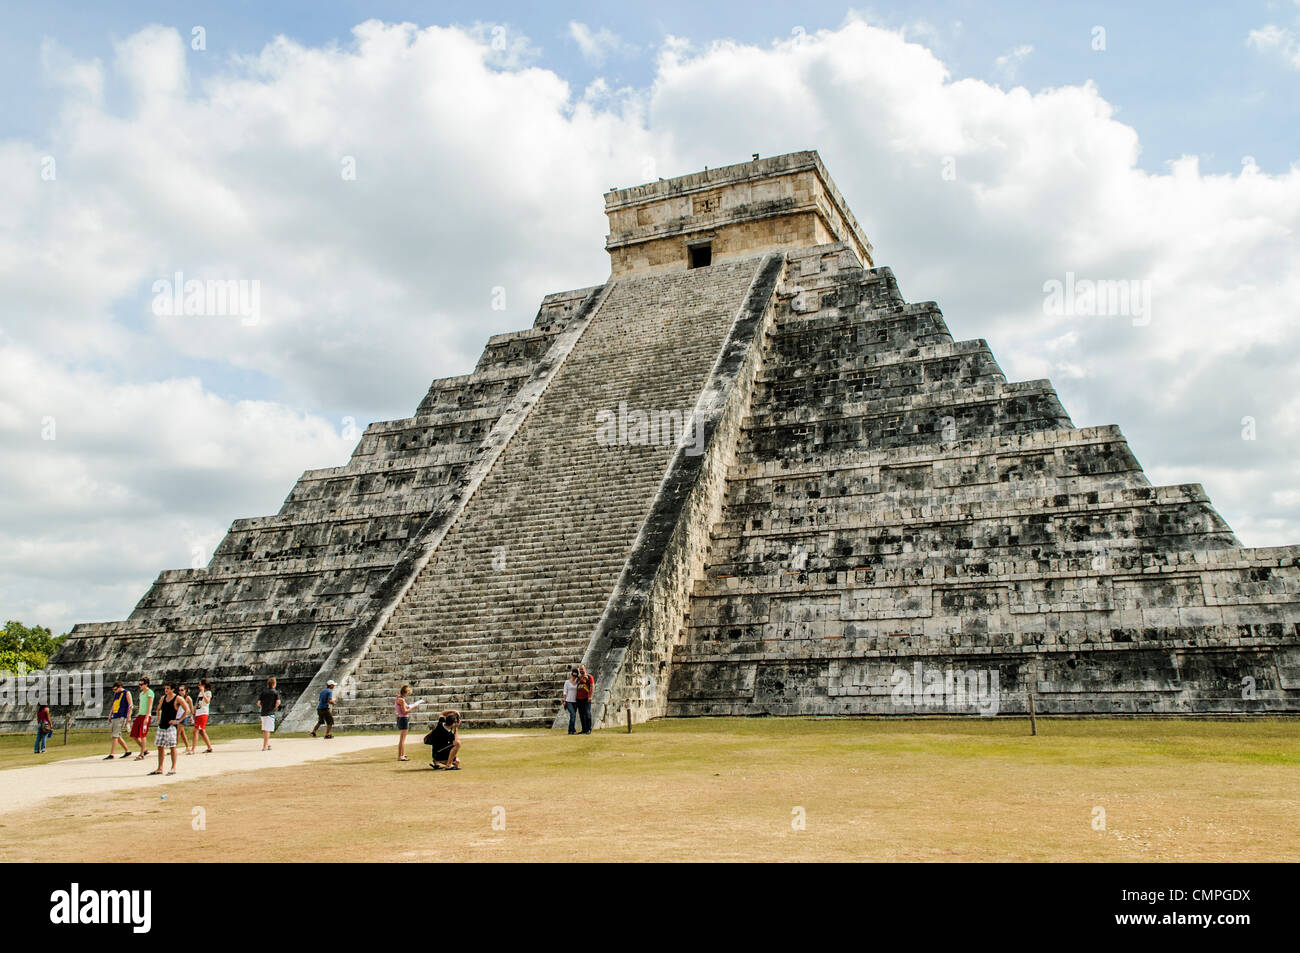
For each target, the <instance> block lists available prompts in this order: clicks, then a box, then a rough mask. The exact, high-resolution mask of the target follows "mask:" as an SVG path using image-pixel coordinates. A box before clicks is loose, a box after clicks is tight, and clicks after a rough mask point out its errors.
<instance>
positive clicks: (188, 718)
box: [176, 685, 199, 754]
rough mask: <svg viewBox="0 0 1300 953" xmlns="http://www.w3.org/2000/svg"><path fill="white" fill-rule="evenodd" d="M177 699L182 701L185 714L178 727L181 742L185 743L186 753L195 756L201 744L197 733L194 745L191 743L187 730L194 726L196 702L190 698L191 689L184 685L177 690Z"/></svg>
mask: <svg viewBox="0 0 1300 953" xmlns="http://www.w3.org/2000/svg"><path fill="white" fill-rule="evenodd" d="M176 697H177V698H179V699H180V700H181V705H182V707H183V708H184V712H183V713H182V715H181V723H180V725H179V726H178V728H179V730H180V740H181V741H183V742H184V743H185V753H186V754H193V753H194V746H195V745H197V744H198V743H199V736H198V733H197V732H196V733H195V735H194V744H191V743H190V733H189V732H188V731H186V730H185V728H186V726H187V725H193V724H194V700H193V699H191V698H190V692H189V689H188V688H186V687H185V686H184V685H182V686H181V687H180V688H178V689H176Z"/></svg>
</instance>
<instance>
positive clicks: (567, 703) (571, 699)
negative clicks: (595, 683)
mask: <svg viewBox="0 0 1300 953" xmlns="http://www.w3.org/2000/svg"><path fill="white" fill-rule="evenodd" d="M564 708H565V710H566V711H567V712H568V713H569V734H571V735H576V734H577V731H576V730H574V721H575V719H577V717H578V670H577V669H576V668H575V669H574V670H573V671H571V672H569V677H568V678H566V679H565V680H564Z"/></svg>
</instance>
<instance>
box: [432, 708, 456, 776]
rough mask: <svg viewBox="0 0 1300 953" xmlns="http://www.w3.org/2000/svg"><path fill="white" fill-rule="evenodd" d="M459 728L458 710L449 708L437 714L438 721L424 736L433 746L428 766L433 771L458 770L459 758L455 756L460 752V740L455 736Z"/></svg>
mask: <svg viewBox="0 0 1300 953" xmlns="http://www.w3.org/2000/svg"><path fill="white" fill-rule="evenodd" d="M459 728H460V712H458V711H456V710H455V709H450V708H449V709H448V710H447V711H444V712H443V713H442V714H441V715H440V716H439V718H438V723H437V724H436V725H434V726H433V729H432V730H431V731H430V732H429V734H428V735H426V736H425V741H426V742H427V743H428V745H429V746H430V747H431V748H433V761H432V762H431V763H430V764H429V767H431V768H433V769H434V770H435V771H437V770H440V769H443V768H445V769H447V770H448V771H459V770H460V759H459V758H458V757H456V755H457V754H458V753H459V752H460V741H459V739H457V737H456V732H457V731H458V730H459Z"/></svg>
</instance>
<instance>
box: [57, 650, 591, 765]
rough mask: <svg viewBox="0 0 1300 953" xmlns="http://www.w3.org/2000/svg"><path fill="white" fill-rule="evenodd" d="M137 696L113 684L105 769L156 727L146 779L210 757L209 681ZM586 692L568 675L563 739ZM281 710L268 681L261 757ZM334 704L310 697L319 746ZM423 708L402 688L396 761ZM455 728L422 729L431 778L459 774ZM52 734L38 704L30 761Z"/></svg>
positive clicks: (326, 697)
mask: <svg viewBox="0 0 1300 953" xmlns="http://www.w3.org/2000/svg"><path fill="white" fill-rule="evenodd" d="M137 689H138V694H136V695H132V694H131V691H130V690H129V689H127V688H126V687H125V686H124V685H123V684H122V683H121V682H114V683H113V694H112V696H111V698H110V699H109V705H108V734H109V744H108V754H107V755H105V756H104V760H105V761H112V760H113V759H114V758H116V757H118V754H117V748H118V745H121V747H122V754H121V757H123V758H129V757H130V756H131V754H132V751H131V746H130V745H129V744H128V743H127V741H126V739H125V738H123V737H122V735H123V733H124V732H126V734H127V735H128V737H130V738H131V740H132V741H133V742H134V743H135V745H136V746H137V747H138V749H139V751H138V753H136V755H135V760H136V761H143V760H144V759H145V758H147V757H148V756H149V748H148V737H149V728H150V726H151V725H156V726H157V727H156V729H155V732H154V747H155V748H156V749H157V750H158V767H157V768H156V769H155V770H153V771H150V772H149V773H150V774H151V775H152V774H163V767H164V760H165V758H166V755H167V753H168V752H170V753H171V764H170V770H168V771H167V772H166V773H167V774H168V775H173V774H175V773H176V749H177V747H180V746H181V745H183V746H184V748H185V753H186V754H194V753H195V752H196V751H197V750H198V745H199V739H200V738H202V740H203V744H204V745H205V747H204V749H203V753H204V754H210V753H211V752H212V751H213V750H214V749H213V747H212V739H211V738H209V737H208V715H209V712H210V711H211V707H212V683H211V682H210V681H208V680H207V679H206V678H201V679H199V684H198V690H197V691H196V692H195V693H194V694H193V695H190V693H189V690H188V688H187V687H186V686H185V685H181V684H176V683H173V682H164V683H163V690H162V694H161V695H159V694H157V693H155V692H154V690H153V689H152V688H150V687H149V679H148V677H147V676H145V677H141V679H140V681H139V683H138V685H137ZM594 691H595V678H594V677H593V676H592V675H591V673H589V672H588V671H587V668H586V666H585V665H579V666H577V667H576V668H574V669H572V670H571V671H570V672H569V677H568V678H567V679H566V680H565V682H564V686H563V697H564V707H565V710H566V711H567V712H568V714H569V734H571V735H573V734H577V733H578V725H579V724H581V730H582V734H584V735H589V734H591V728H592V724H591V698H592V695H593V693H594ZM282 704H283V700H282V699H281V698H280V693H279V691H278V690H277V689H276V680H275V678H274V677H272V678H268V679H267V680H266V687H265V688H264V689H263V690H262V692H261V694H260V695H258V698H257V709H258V713H259V718H260V727H261V729H262V750H263V751H270V750H271V735H272V734H273V733H274V732H275V722H276V715H277V713H278V712H279V710H280V707H281V705H282ZM337 704H338V698H337V685H336V683H335V682H334V681H333V680H330V681H329V682H327V683H326V686H325V688H323V689H321V692H320V695H319V696H318V697H317V702H316V727H315V728H313V729H312V730H311V737H313V738H317V737H319V735H317V732H318V731H319V730H320V728H321V727H322V726H324V728H325V737H326V738H333V737H334V709H335V707H336V705H337ZM423 704H424V702H423V700H418V701H417V700H413V699H412V698H411V686H410V685H403V686H402V688H401V690H400V691H399V693H398V695H397V700H396V702H395V704H394V708H395V710H396V713H397V732H398V735H397V760H398V761H410V760H411V759H410V758H409V757H408V756H407V754H406V735H407V733H408V732H409V731H410V728H411V718H412V717H413V716H414V714H415V712H416V710H417V709H418V708H419V707H420V706H421V705H423ZM462 720H463V719H462V718H461V714H460V712H459V711H457V710H455V709H454V708H449V709H446V710H444V711H442V712H441V713H440V714H439V715H438V720H437V721H436V722H435V723H434V724H433V725H432V726H431V727H430V729H429V733H428V734H426V735H425V736H424V739H423V741H424V743H425V744H427V745H429V747H430V748H432V749H433V760H432V761H431V762H430V763H429V767H431V768H433V769H434V770H447V771H459V770H460V758H459V757H458V755H459V753H460V747H461V742H460V737H459V731H460V726H461V722H462ZM128 726H129V729H128ZM52 734H54V726H53V723H52V722H51V719H50V708H49V705H46V704H42V705H40V706H38V708H37V712H36V744H35V746H34V747H33V753H34V754H44V753H45V750H46V741H47V740H48V739H49V737H50V735H52Z"/></svg>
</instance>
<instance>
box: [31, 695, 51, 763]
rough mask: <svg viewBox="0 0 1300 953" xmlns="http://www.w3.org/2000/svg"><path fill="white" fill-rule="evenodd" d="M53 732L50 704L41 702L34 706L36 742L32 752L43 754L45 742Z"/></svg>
mask: <svg viewBox="0 0 1300 953" xmlns="http://www.w3.org/2000/svg"><path fill="white" fill-rule="evenodd" d="M52 734H54V724H53V723H52V722H51V721H50V706H49V705H47V704H45V702H41V703H40V705H38V706H37V707H36V744H35V745H33V746H32V754H45V742H47V741H49V740H50V735H52Z"/></svg>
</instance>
